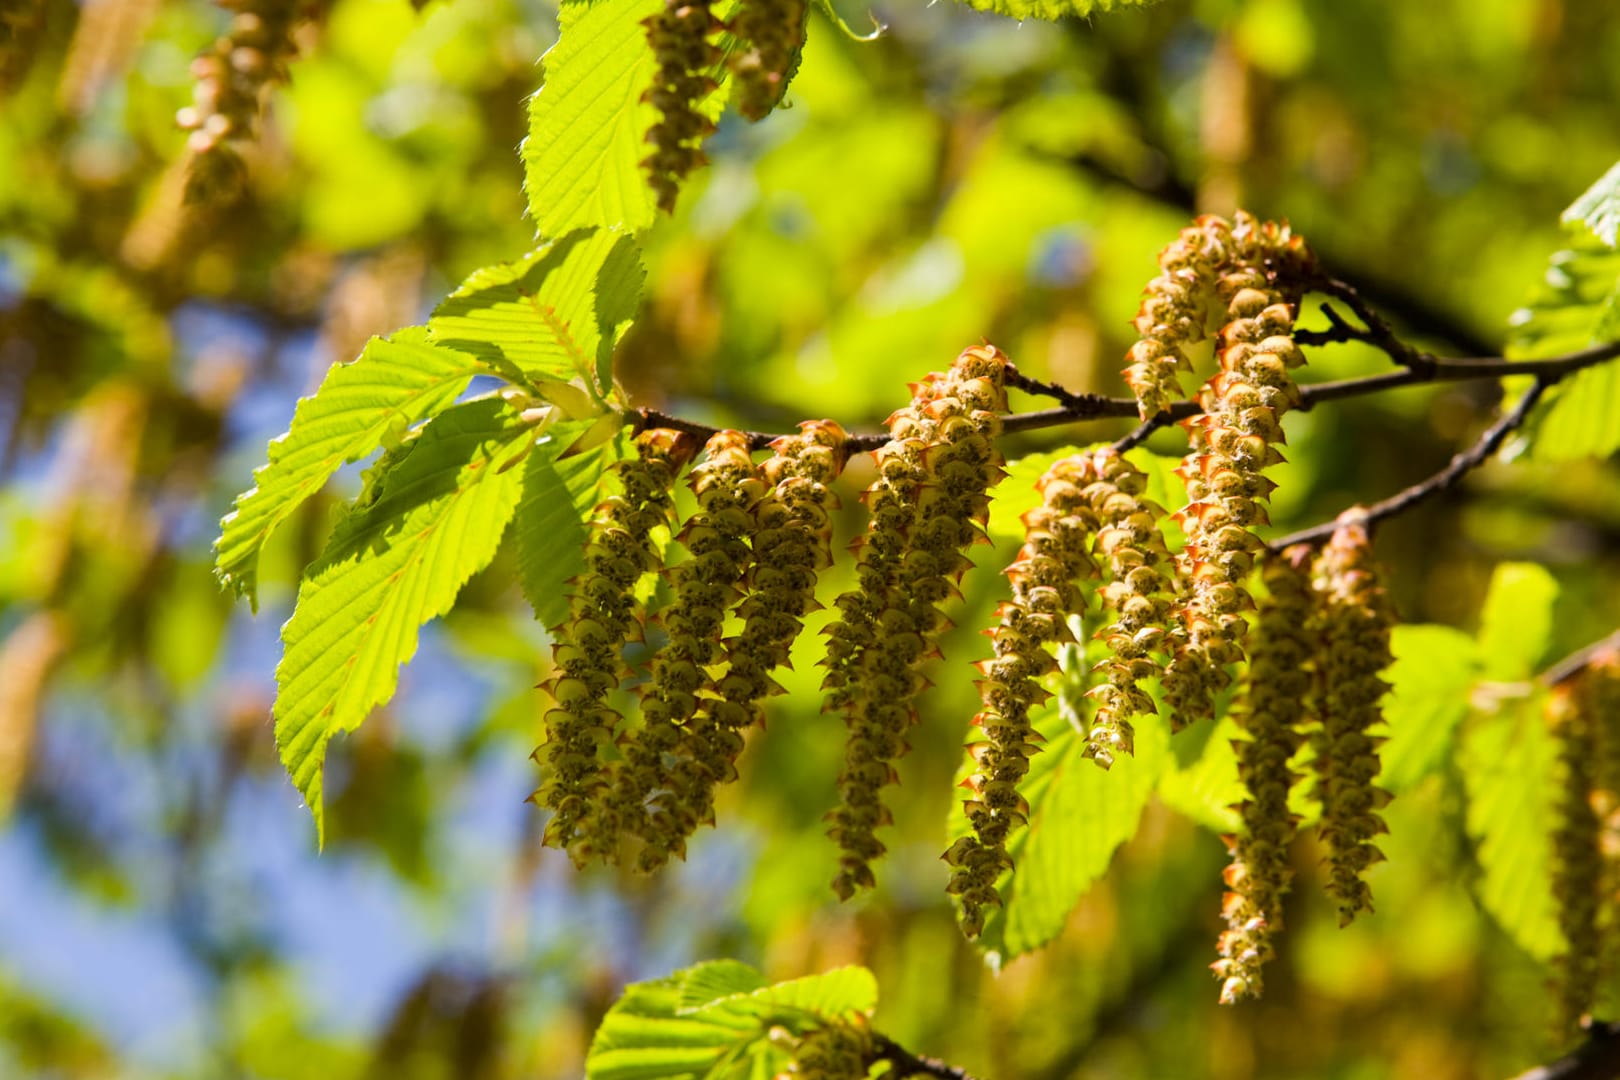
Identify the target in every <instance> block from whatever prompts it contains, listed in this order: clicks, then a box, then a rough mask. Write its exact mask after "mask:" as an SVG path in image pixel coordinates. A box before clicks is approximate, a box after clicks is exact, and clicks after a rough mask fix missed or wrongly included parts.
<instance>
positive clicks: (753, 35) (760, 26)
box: [726, 0, 810, 120]
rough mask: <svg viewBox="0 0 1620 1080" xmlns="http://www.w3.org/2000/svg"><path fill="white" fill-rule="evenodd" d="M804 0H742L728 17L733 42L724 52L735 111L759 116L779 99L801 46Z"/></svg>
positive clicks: (806, 16)
mask: <svg viewBox="0 0 1620 1080" xmlns="http://www.w3.org/2000/svg"><path fill="white" fill-rule="evenodd" d="M809 14H810V5H809V3H807V2H806V0H742V3H741V4H740V5H739V6H738V8H737V14H736V15H734V16H732V19H731V34H732V36H733V37H734V38H736V39H737V47H736V48H735V49H733V50H732V51H731V52H730V54H729V55H728V56H727V57H726V66H727V67H728V68H730V70H731V78H732V82H733V84H734V93H735V96H736V101H737V111H738V112H739V113H741V114H742V115H743V116H744V117H746V118H747V119H749V120H763V119H764V118H765V117H766V116H769V115H770V112H771V110H772V109H774V108H776V103H777V102H779V101H781V100H782V94H783V93H784V92H785V91H786V90H787V85H788V83H789V81H791V80H792V78H793V73H794V70H795V69H796V68H797V67H798V66H799V54H800V51H801V50H802V49H803V48H804V38H805V28H806V24H807V22H808V21H809Z"/></svg>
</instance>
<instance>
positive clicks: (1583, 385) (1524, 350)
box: [1508, 172, 1620, 461]
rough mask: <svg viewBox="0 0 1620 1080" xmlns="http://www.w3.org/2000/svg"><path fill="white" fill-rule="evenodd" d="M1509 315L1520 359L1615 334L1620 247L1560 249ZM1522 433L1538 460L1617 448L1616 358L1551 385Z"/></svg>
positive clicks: (1619, 366) (1619, 312)
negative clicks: (1525, 302) (1527, 296)
mask: <svg viewBox="0 0 1620 1080" xmlns="http://www.w3.org/2000/svg"><path fill="white" fill-rule="evenodd" d="M1610 175H1611V176H1613V175H1614V174H1613V173H1612V172H1611V173H1610ZM1512 321H1513V337H1512V340H1511V341H1510V342H1509V346H1508V356H1509V357H1511V358H1513V359H1518V360H1534V359H1541V358H1547V357H1554V356H1560V355H1563V354H1565V353H1570V352H1575V351H1577V350H1580V349H1584V348H1587V347H1588V346H1591V345H1599V344H1603V343H1605V342H1609V341H1614V340H1617V339H1620V251H1614V250H1612V249H1610V248H1605V247H1602V246H1600V245H1599V244H1598V243H1597V242H1596V241H1594V240H1591V239H1589V238H1588V239H1586V240H1584V241H1583V242H1578V243H1577V244H1576V246H1575V247H1574V248H1573V249H1571V250H1567V251H1560V252H1558V253H1557V254H1555V255H1554V256H1553V257H1552V262H1551V265H1550V266H1549V267H1548V268H1547V273H1546V276H1545V277H1544V278H1543V281H1542V284H1541V285H1540V287H1538V288H1537V289H1536V291H1535V292H1534V293H1533V294H1532V296H1531V299H1530V303H1529V305H1528V306H1526V307H1524V308H1521V309H1520V310H1519V311H1517V312H1515V313H1514V315H1513V320H1512ZM1527 431H1528V433H1529V435H1530V447H1531V452H1532V454H1533V456H1534V457H1535V458H1536V459H1537V460H1540V461H1561V460H1566V459H1569V458H1579V457H1587V456H1589V455H1597V456H1607V455H1609V454H1612V453H1614V452H1615V451H1616V450H1620V363H1606V364H1599V365H1597V366H1595V367H1589V368H1586V369H1585V370H1583V371H1579V372H1577V373H1576V374H1575V375H1573V376H1571V377H1570V378H1567V379H1565V380H1563V381H1562V382H1560V383H1559V384H1558V385H1557V386H1555V387H1553V388H1552V389H1551V390H1550V391H1548V393H1547V396H1546V400H1545V402H1544V403H1543V404H1541V405H1540V406H1538V407H1537V410H1536V413H1535V414H1534V416H1533V418H1532V420H1531V422H1530V424H1529V425H1528V426H1527Z"/></svg>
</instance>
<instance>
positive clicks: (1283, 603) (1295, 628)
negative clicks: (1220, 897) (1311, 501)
mask: <svg viewBox="0 0 1620 1080" xmlns="http://www.w3.org/2000/svg"><path fill="white" fill-rule="evenodd" d="M1311 554H1312V553H1311V549H1310V548H1309V547H1307V546H1305V545H1296V546H1295V547H1292V548H1289V549H1288V550H1286V551H1284V552H1282V553H1281V554H1279V555H1273V556H1270V557H1268V558H1266V559H1265V560H1264V561H1263V562H1262V563H1261V568H1260V574H1261V581H1262V582H1263V583H1264V585H1265V589H1266V595H1265V597H1264V598H1263V599H1262V600H1261V601H1260V604H1259V610H1258V614H1257V616H1256V620H1255V628H1254V633H1253V634H1252V635H1251V642H1250V650H1249V671H1248V680H1247V682H1246V684H1245V686H1244V693H1243V698H1242V702H1241V705H1240V706H1239V707H1238V708H1237V709H1234V710H1233V713H1232V716H1233V719H1234V720H1235V721H1236V722H1237V725H1238V729H1239V730H1240V731H1241V732H1242V736H1241V737H1240V738H1238V739H1236V740H1234V741H1233V748H1234V749H1235V750H1236V751H1237V760H1238V776H1239V779H1240V780H1241V781H1242V783H1243V789H1244V799H1243V802H1241V803H1239V804H1238V805H1237V806H1236V807H1235V808H1234V809H1236V810H1237V812H1238V816H1239V817H1240V818H1241V819H1242V821H1243V830H1242V831H1241V832H1240V833H1238V834H1237V835H1235V836H1229V837H1227V838H1226V846H1227V848H1228V850H1229V851H1230V852H1231V857H1232V861H1231V863H1230V864H1229V865H1228V866H1227V868H1226V872H1225V879H1226V887H1227V890H1228V891H1227V893H1226V896H1225V899H1224V901H1223V903H1222V909H1221V914H1222V916H1223V917H1224V919H1225V920H1226V930H1225V932H1223V933H1222V934H1221V936H1220V941H1219V942H1218V944H1217V948H1218V949H1219V951H1220V956H1221V958H1220V959H1219V960H1217V961H1215V963H1213V964H1211V965H1210V967H1211V969H1212V970H1213V971H1214V972H1215V976H1216V977H1217V978H1219V979H1220V980H1221V1001H1222V1003H1224V1004H1228V1005H1229V1004H1232V1003H1234V1002H1236V1001H1240V1000H1242V999H1243V998H1248V997H1259V996H1260V993H1261V989H1262V983H1261V965H1263V964H1264V963H1265V962H1266V961H1267V960H1269V959H1270V958H1271V955H1272V946H1271V939H1272V935H1273V934H1275V933H1276V932H1277V931H1279V930H1281V929H1282V900H1283V896H1284V895H1285V894H1286V893H1287V892H1288V888H1289V885H1290V883H1291V881H1292V878H1293V872H1292V871H1291V870H1290V869H1289V866H1288V849H1289V846H1290V845H1291V844H1292V843H1293V840H1294V835H1295V833H1296V832H1297V831H1298V827H1299V819H1298V818H1297V816H1296V815H1294V814H1292V813H1290V812H1289V809H1288V792H1289V789H1290V788H1292V787H1293V785H1294V782H1295V781H1296V780H1298V779H1299V776H1298V774H1296V773H1295V772H1294V771H1293V770H1292V769H1290V768H1289V767H1288V761H1289V758H1291V757H1293V755H1294V752H1295V751H1296V750H1298V749H1299V747H1300V745H1301V743H1302V742H1303V741H1304V734H1303V729H1304V725H1305V720H1306V713H1307V706H1308V701H1309V698H1310V692H1311V674H1310V670H1309V665H1310V663H1311V658H1312V655H1313V653H1314V652H1315V651H1316V642H1315V639H1314V636H1313V635H1312V633H1311V629H1310V625H1309V624H1310V620H1311V600H1312V597H1311Z"/></svg>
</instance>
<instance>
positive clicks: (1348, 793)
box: [1311, 511, 1393, 925]
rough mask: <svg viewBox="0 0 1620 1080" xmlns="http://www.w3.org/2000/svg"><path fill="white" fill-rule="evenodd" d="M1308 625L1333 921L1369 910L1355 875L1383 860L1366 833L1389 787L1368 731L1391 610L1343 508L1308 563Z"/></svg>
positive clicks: (1316, 764)
mask: <svg viewBox="0 0 1620 1080" xmlns="http://www.w3.org/2000/svg"><path fill="white" fill-rule="evenodd" d="M1314 572H1315V577H1314V580H1313V587H1314V588H1315V590H1316V593H1317V597H1318V598H1317V602H1316V608H1315V612H1314V615H1313V624H1314V626H1315V628H1316V634H1317V638H1318V641H1317V646H1318V651H1317V658H1316V670H1317V696H1316V698H1315V709H1316V712H1317V715H1318V717H1319V718H1320V721H1321V722H1320V726H1319V727H1318V728H1317V729H1316V730H1315V731H1314V732H1313V733H1312V735H1311V745H1312V748H1313V749H1314V750H1315V757H1314V758H1313V759H1312V769H1313V770H1314V772H1315V775H1316V786H1315V796H1316V800H1317V801H1318V802H1319V803H1321V805H1322V822H1321V825H1320V827H1319V831H1320V835H1321V837H1322V840H1323V842H1324V843H1325V845H1326V846H1327V850H1328V857H1327V861H1328V883H1327V889H1328V893H1329V895H1331V896H1332V897H1333V898H1334V899H1335V900H1337V901H1338V904H1339V922H1340V925H1345V924H1348V923H1349V922H1350V921H1351V920H1352V919H1354V918H1355V917H1356V914H1357V912H1361V911H1371V910H1372V891H1371V890H1370V889H1368V887H1367V883H1366V881H1364V880H1363V878H1362V874H1363V872H1364V871H1365V870H1366V869H1367V868H1368V867H1369V866H1372V865H1373V864H1374V863H1377V862H1380V861H1381V860H1382V859H1383V857H1384V856H1383V853H1382V852H1380V851H1379V850H1378V848H1376V847H1375V846H1373V843H1372V838H1373V837H1374V836H1377V835H1378V834H1379V833H1382V832H1386V831H1387V829H1386V828H1385V826H1384V822H1383V819H1382V818H1380V817H1379V816H1378V811H1379V810H1380V809H1381V808H1382V807H1383V806H1384V805H1385V804H1387V803H1388V802H1389V793H1388V792H1386V791H1384V790H1383V789H1382V788H1379V787H1377V786H1375V785H1374V783H1373V779H1374V778H1375V777H1376V776H1377V775H1378V769H1379V763H1378V743H1379V742H1381V741H1382V740H1381V739H1378V738H1376V737H1374V736H1373V735H1370V734H1369V733H1368V729H1369V728H1371V727H1373V726H1374V725H1375V724H1377V723H1378V722H1379V721H1380V720H1381V719H1382V718H1383V714H1382V711H1381V709H1380V707H1379V702H1380V700H1381V699H1382V698H1383V696H1384V692H1385V691H1386V690H1387V689H1389V687H1388V684H1387V683H1385V682H1384V681H1383V679H1381V678H1379V673H1380V672H1381V671H1383V670H1384V668H1386V667H1388V666H1389V662H1390V659H1391V656H1390V651H1389V634H1390V625H1391V623H1392V621H1393V615H1392V613H1391V610H1390V607H1389V601H1388V599H1387V598H1386V597H1385V595H1384V588H1383V585H1382V584H1381V583H1380V582H1379V576H1378V566H1377V564H1376V563H1375V562H1374V561H1373V552H1372V542H1371V539H1370V538H1369V537H1368V535H1367V530H1366V527H1365V526H1364V525H1363V524H1362V523H1361V522H1360V521H1359V520H1358V519H1357V517H1356V515H1355V512H1354V511H1351V512H1349V513H1347V514H1345V515H1344V516H1342V517H1341V518H1340V522H1339V526H1338V528H1337V529H1336V530H1335V531H1334V533H1333V538H1332V539H1331V540H1329V541H1328V543H1327V545H1326V546H1325V547H1324V548H1323V550H1322V553H1321V555H1320V556H1319V557H1318V558H1317V560H1316V566H1315V571H1314Z"/></svg>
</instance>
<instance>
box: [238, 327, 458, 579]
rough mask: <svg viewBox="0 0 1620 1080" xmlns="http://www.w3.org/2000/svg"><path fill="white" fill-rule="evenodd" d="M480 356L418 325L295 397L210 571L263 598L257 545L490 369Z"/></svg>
mask: <svg viewBox="0 0 1620 1080" xmlns="http://www.w3.org/2000/svg"><path fill="white" fill-rule="evenodd" d="M487 370H488V369H487V368H486V367H485V366H484V365H483V364H481V363H480V362H479V361H478V359H477V358H476V357H473V356H470V355H468V354H466V353H463V352H457V351H454V350H452V349H447V348H442V347H437V346H434V345H432V344H430V343H429V342H428V340H427V334H426V331H423V330H421V329H417V328H412V329H409V330H402V331H400V332H398V333H396V334H395V335H394V336H393V338H392V339H391V340H390V339H387V338H373V339H372V340H371V341H370V343H368V344H367V345H366V349H365V351H364V352H363V353H361V354H360V357H359V359H357V360H355V361H353V362H351V363H347V364H339V365H337V366H335V367H333V368H332V370H331V371H330V372H328V373H327V376H326V379H325V381H323V382H322V383H321V386H320V389H319V390H317V391H316V392H315V393H314V394H313V395H312V396H310V397H307V398H304V399H303V400H302V401H300V402H299V403H298V407H297V408H296V409H295V410H294V412H293V420H292V425H291V427H289V428H288V430H287V433H286V434H285V435H282V436H281V437H279V438H277V439H275V440H274V441H272V442H271V443H270V460H269V464H267V465H264V466H262V467H260V468H259V469H258V470H257V471H256V472H255V473H254V474H253V480H254V485H255V486H254V487H252V488H249V489H248V490H247V491H245V492H243V493H242V494H241V495H238V496H237V498H236V503H235V506H234V507H233V508H232V510H231V512H230V513H229V514H227V515H225V519H224V521H222V522H221V523H220V530H221V531H220V537H219V540H218V541H217V542H216V543H215V545H214V546H215V552H216V554H215V563H214V572H215V573H216V574H217V575H218V577H219V580H220V581H221V583H223V584H225V585H227V586H229V587H231V588H232V589H234V590H235V591H236V593H237V594H238V595H241V596H246V597H247V598H248V600H249V601H250V602H252V603H254V604H257V571H258V561H259V550H260V549H261V548H262V547H263V546H264V542H265V540H266V539H268V538H269V536H270V534H271V533H272V532H273V531H274V530H275V529H276V527H277V526H278V525H280V524H281V523H282V522H283V521H285V520H286V519H287V517H288V515H290V514H291V513H292V512H293V511H294V510H296V509H297V508H298V506H299V504H301V503H302V502H303V501H304V500H305V499H307V498H309V497H310V496H311V495H313V494H315V493H316V492H317V491H319V490H320V489H321V487H322V485H324V484H325V483H326V481H327V480H328V479H329V478H330V477H331V475H332V474H333V473H334V472H336V471H337V470H338V468H339V467H340V466H342V465H343V464H344V463H346V462H350V461H357V460H359V459H360V458H362V457H365V456H366V455H367V454H370V453H371V452H372V451H374V450H376V449H377V448H378V447H379V446H381V445H383V444H384V443H385V442H387V441H389V440H390V439H391V438H393V439H397V438H399V437H400V436H402V435H403V434H404V433H405V431H406V429H407V428H408V427H409V426H410V425H411V424H413V423H415V422H416V421H418V420H420V419H422V418H423V417H424V416H429V415H431V414H432V413H435V412H437V411H438V410H440V409H442V408H444V407H445V406H446V405H448V404H450V402H452V401H454V400H455V399H456V395H458V394H460V393H461V392H462V390H464V389H466V387H467V383H468V381H469V380H470V379H471V378H472V377H473V376H474V375H476V374H478V373H480V372H484V371H487Z"/></svg>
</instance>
